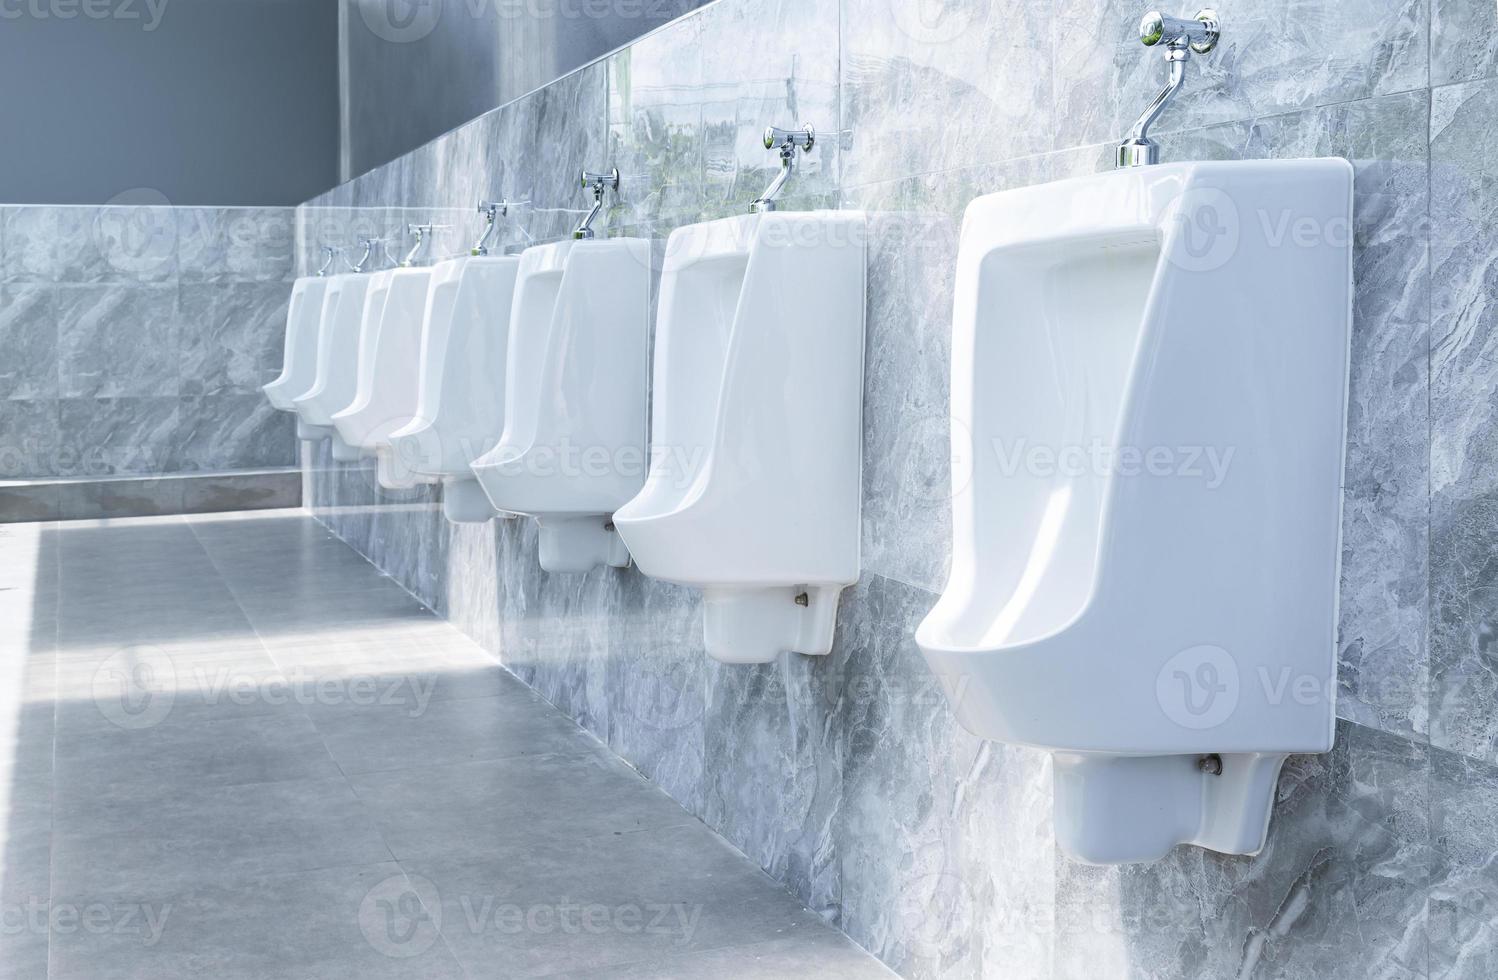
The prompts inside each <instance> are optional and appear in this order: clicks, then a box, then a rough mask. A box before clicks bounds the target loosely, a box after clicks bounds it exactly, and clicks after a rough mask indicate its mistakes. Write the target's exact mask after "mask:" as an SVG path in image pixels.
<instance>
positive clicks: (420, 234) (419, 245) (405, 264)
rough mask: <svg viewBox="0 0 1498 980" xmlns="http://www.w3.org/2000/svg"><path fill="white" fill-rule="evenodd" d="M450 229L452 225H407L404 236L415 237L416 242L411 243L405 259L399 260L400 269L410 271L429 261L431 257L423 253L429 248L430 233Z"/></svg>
mask: <svg viewBox="0 0 1498 980" xmlns="http://www.w3.org/2000/svg"><path fill="white" fill-rule="evenodd" d="M451 227H452V225H434V224H424V225H407V226H406V234H408V235H415V236H416V241H415V242H413V243H412V245H411V251H409V252H407V253H406V257H405V258H403V259H401V268H403V269H410V268H412V267H413V266H416V265H418V264H420V263H422V262H424V261H426V260H427V259H429V258H430V257H431V256H429V255H427V254H425V253H426V251H427V249H428V248H430V246H431V238H432V232H434V231H446V230H447V229H449V228H451Z"/></svg>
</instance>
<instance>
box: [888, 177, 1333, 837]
mask: <svg viewBox="0 0 1498 980" xmlns="http://www.w3.org/2000/svg"><path fill="white" fill-rule="evenodd" d="M1351 208H1352V169H1351V167H1350V166H1349V165H1348V164H1347V163H1346V162H1345V161H1343V160H1284V161H1254V162H1231V163H1184V164H1170V165H1160V166H1146V167H1137V168H1131V169H1126V170H1120V171H1116V172H1113V173H1108V174H1103V175H1100V176H1095V177H1086V178H1081V179H1077V180H1070V181H1063V182H1060V183H1055V184H1050V185H1045V186H1040V187H1032V188H1026V189H1022V190H1013V191H1007V192H1004V193H999V194H993V195H989V196H987V197H982V198H979V199H977V200H975V201H974V202H972V204H971V205H970V206H969V207H968V209H967V213H966V216H965V218H964V221H963V227H962V237H961V242H960V246H959V251H958V260H957V273H956V287H955V288H956V304H955V312H954V320H953V332H952V423H953V424H952V449H953V454H954V455H953V458H954V460H955V459H959V458H961V459H964V460H967V461H969V463H970V466H969V467H968V468H965V469H962V470H960V471H958V472H954V474H953V486H954V488H955V498H954V501H953V522H952V524H953V535H954V538H953V555H952V571H951V579H950V581H949V583H948V585H947V587H946V590H945V591H944V592H943V594H942V596H941V599H940V601H939V602H938V603H937V604H936V607H935V608H934V609H933V610H932V612H931V613H930V615H929V616H928V617H927V618H926V620H925V621H924V622H923V623H922V624H921V626H920V629H919V630H918V632H917V634H916V640H917V642H918V644H919V645H920V647H921V650H922V651H923V652H924V654H925V656H926V659H927V661H928V662H929V664H930V665H931V668H932V669H933V670H934V671H935V672H936V673H937V674H938V675H940V676H941V678H942V679H943V682H944V684H945V686H946V688H947V690H948V693H949V694H950V696H951V699H952V704H953V707H954V710H955V712H956V714H957V716H958V718H959V719H960V720H961V722H962V723H963V725H964V726H965V727H967V728H968V729H969V730H970V731H972V732H973V733H974V734H977V735H979V736H982V737H985V738H991V739H998V740H1001V741H1005V742H1013V743H1018V744H1022V745H1030V746H1035V747H1039V748H1043V749H1046V750H1048V751H1050V752H1052V753H1053V754H1054V760H1055V796H1056V807H1055V813H1056V835H1057V839H1058V842H1059V843H1060V845H1061V846H1062V848H1063V849H1064V850H1065V851H1067V852H1068V853H1069V854H1071V855H1073V856H1074V857H1076V858H1078V859H1081V860H1084V861H1090V862H1098V863H1114V862H1127V861H1143V860H1152V859H1155V858H1158V857H1160V856H1162V855H1163V854H1164V853H1165V852H1166V851H1167V850H1169V849H1170V848H1171V847H1173V846H1174V845H1176V844H1178V843H1188V842H1189V843H1194V844H1198V845H1201V846H1203V847H1208V848H1211V849H1214V850H1218V851H1224V852H1228V853H1237V854H1247V853H1254V852H1256V851H1258V850H1259V849H1260V848H1261V847H1262V846H1263V844H1264V841H1265V835H1266V833H1267V830H1268V823H1269V813H1270V805H1271V802H1272V799H1273V796H1274V787H1275V782H1276V777H1277V775H1278V773H1279V770H1280V765H1281V763H1282V762H1283V761H1284V759H1285V756H1286V754H1288V753H1299V752H1324V751H1327V750H1328V749H1330V747H1331V744H1332V733H1333V723H1334V704H1333V694H1334V691H1335V670H1336V661H1335V631H1336V624H1337V578H1338V560H1339V550H1340V544H1339V538H1340V527H1341V520H1340V514H1341V493H1340V483H1341V477H1342V457H1343V439H1344V413H1345V406H1346V393H1347V362H1348V344H1349V335H1350V327H1351V296H1352V291H1351V274H1352V250H1351V241H1350V228H1351V214H1352V212H1351Z"/></svg>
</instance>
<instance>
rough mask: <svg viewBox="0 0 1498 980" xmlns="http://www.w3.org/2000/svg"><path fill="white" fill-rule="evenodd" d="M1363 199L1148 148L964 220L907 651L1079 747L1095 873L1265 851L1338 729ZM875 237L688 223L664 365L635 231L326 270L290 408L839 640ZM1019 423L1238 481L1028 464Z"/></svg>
mask: <svg viewBox="0 0 1498 980" xmlns="http://www.w3.org/2000/svg"><path fill="white" fill-rule="evenodd" d="M1350 216H1351V171H1350V168H1349V167H1348V165H1347V164H1346V162H1345V161H1341V160H1309V161H1307V160H1301V161H1274V162H1252V163H1199V164H1171V165H1156V166H1148V167H1140V168H1135V169H1130V170H1122V171H1117V172H1113V173H1107V174H1102V175H1098V176H1094V177H1086V178H1078V179H1074V180H1067V181H1061V182H1057V183H1053V184H1049V185H1044V186H1041V187H1031V188H1024V189H1020V190H1014V191H1008V192H1004V193H999V194H991V195H987V196H985V197H981V198H978V199H977V200H975V201H973V202H972V204H971V205H970V206H969V207H968V209H967V211H966V214H965V217H964V220H963V225H962V231H961V238H960V245H959V250H958V254H957V263H956V269H955V297H956V298H955V309H954V319H953V334H952V339H953V342H952V351H951V358H952V362H951V378H952V422H953V424H952V429H951V439H952V447H951V448H952V459H953V467H954V472H953V480H952V484H953V495H954V496H953V501H952V526H953V545H952V571H951V576H950V579H949V582H948V585H947V587H946V589H945V590H944V592H943V594H942V595H941V597H940V600H939V601H938V602H937V604H936V606H935V608H934V609H933V610H932V612H931V613H930V615H929V616H927V618H926V619H925V621H924V622H923V623H922V624H921V626H920V628H919V630H918V631H917V633H916V641H917V643H918V644H919V646H920V648H921V650H922V652H923V653H924V655H925V657H926V659H927V662H928V663H929V664H930V666H931V668H932V669H933V670H934V671H935V672H936V673H937V674H938V675H939V677H940V679H941V681H942V684H943V687H944V689H945V690H946V691H947V693H948V694H949V697H950V699H951V701H952V705H953V709H954V711H955V713H956V715H957V717H958V719H959V720H960V721H961V722H962V724H963V725H964V726H965V727H967V728H968V729H969V730H970V731H972V732H974V733H976V734H978V735H980V736H983V737H986V738H993V739H998V740H1002V741H1006V742H1011V743H1017V744H1022V745H1031V746H1037V747H1040V748H1043V749H1046V750H1048V751H1050V752H1051V753H1053V755H1054V760H1055V779H1056V789H1055V792H1056V814H1057V816H1056V819H1057V835H1058V839H1059V840H1060V842H1061V844H1062V846H1063V847H1064V848H1065V849H1066V850H1067V851H1068V852H1069V853H1071V854H1073V855H1075V856H1077V857H1080V858H1082V859H1084V860H1088V861H1097V862H1118V861H1135V860H1147V859H1152V858H1154V857H1158V856H1160V855H1161V854H1163V853H1164V852H1165V851H1166V850H1168V849H1169V848H1170V847H1171V846H1173V845H1174V844H1176V843H1179V842H1183V841H1189V842H1194V843H1197V844H1201V845H1203V846H1206V847H1210V848H1213V849H1216V850H1220V851H1226V852H1230V853H1252V852H1254V851H1257V850H1258V849H1259V848H1260V847H1261V846H1262V845H1263V842H1264V836H1265V833H1266V831H1267V826H1268V815H1269V808H1270V804H1271V801H1272V797H1273V791H1274V785H1275V779H1276V777H1277V774H1278V772H1279V769H1280V765H1281V763H1282V762H1283V761H1284V759H1285V757H1286V755H1287V754H1288V753H1293V752H1317V751H1326V750H1327V749H1328V748H1329V747H1330V745H1331V738H1332V725H1333V721H1334V711H1333V707H1334V705H1333V699H1332V693H1331V690H1330V689H1331V688H1333V687H1334V683H1335V661H1334V650H1335V644H1334V639H1335V629H1336V609H1337V578H1338V563H1339V558H1340V554H1339V552H1340V544H1339V540H1340V506H1341V503H1340V500H1341V496H1340V480H1341V467H1342V449H1343V438H1344V419H1345V415H1344V413H1345V404H1346V384H1347V381H1346V377H1347V357H1348V342H1349V333H1350V302H1351V286H1350V283H1351V246H1350V242H1348V241H1346V240H1345V236H1344V238H1339V237H1338V236H1337V234H1336V233H1335V232H1336V229H1337V228H1339V227H1340V228H1342V229H1343V230H1344V231H1345V228H1346V225H1347V223H1348V222H1349V221H1350ZM1308 223H1309V224H1308ZM864 227H865V216H863V215H861V214H859V213H856V212H847V211H816V212H807V213H782V212H777V211H774V210H766V211H762V212H760V213H754V214H749V215H745V216H742V217H737V218H729V219H725V220H720V221H711V222H706V223H702V224H697V225H692V226H689V227H685V228H680V229H677V230H676V231H674V232H672V234H671V236H670V238H669V240H668V241H667V243H666V249H665V258H664V263H663V266H662V270H661V277H660V286H659V308H658V313H657V318H656V323H655V333H654V339H655V347H654V353H653V365H651V364H650V363H648V353H647V352H648V350H649V335H650V334H649V324H648V313H647V310H648V294H649V287H650V268H651V255H650V246H649V243H648V242H646V241H644V240H640V239H633V238H617V239H605V240H577V241H566V242H559V243H552V244H545V245H538V246H533V247H531V248H528V249H526V250H525V251H524V252H523V253H521V254H520V255H519V256H499V257H496V256H472V257H467V258H460V259H454V260H451V261H449V262H444V263H439V264H437V265H434V266H430V267H406V268H399V269H392V270H387V271H383V272H377V273H370V274H365V273H349V274H340V275H333V276H327V277H325V278H309V279H304V280H300V281H298V283H297V284H296V287H295V292H294V295H293V299H292V305H291V312H290V316H289V322H288V341H287V363H286V369H285V372H284V373H283V375H282V376H281V377H280V378H279V379H277V381H276V382H274V383H273V384H271V385H270V386H268V387H267V389H266V391H267V394H268V395H269V396H270V397H271V399H272V400H273V401H274V403H275V404H276V405H277V406H278V407H280V408H284V409H287V410H291V411H295V412H297V414H298V418H299V423H298V425H299V433H300V434H301V435H302V437H303V438H307V439H317V438H323V437H327V438H331V439H332V440H333V453H334V456H335V458H338V459H357V458H359V457H361V456H362V457H369V456H373V457H375V458H376V459H377V460H378V465H377V469H378V478H379V480H380V482H381V483H382V484H384V485H386V486H407V485H410V484H412V483H414V482H428V483H441V484H442V485H443V501H444V507H445V509H446V512H447V515H448V517H449V518H451V519H452V520H454V521H478V520H487V519H490V518H492V517H496V516H507V515H515V514H519V515H528V516H530V517H532V518H534V519H535V520H536V521H537V522H538V524H539V525H540V551H541V554H540V560H541V564H542V565H543V567H545V568H547V569H549V570H554V571H582V570H586V569H588V568H592V567H595V566H597V565H600V564H609V565H624V564H626V563H628V562H629V561H630V560H631V558H632V559H633V560H634V561H635V562H636V563H637V564H638V566H639V567H640V569H641V570H642V571H643V572H645V573H646V574H649V575H652V576H656V577H659V578H663V579H666V580H669V581H673V582H678V583H683V584H686V585H690V586H695V587H697V588H700V589H702V590H703V592H704V596H705V617H704V619H705V630H706V638H705V639H706V649H707V651H708V652H709V653H710V654H711V655H713V656H714V657H716V658H718V659H719V660H723V661H728V662H763V661H767V660H770V659H773V658H774V657H776V656H777V655H779V654H780V653H781V652H782V651H787V650H789V651H800V652H803V653H825V652H827V651H828V650H829V649H830V648H831V644H832V636H833V627H834V621H835V619H836V607H837V603H838V598H839V594H840V592H841V591H842V589H843V588H844V587H845V586H847V585H849V584H851V583H853V582H855V581H856V580H857V578H858V576H859V559H860V555H859V538H860V523H861V510H860V492H861V490H860V484H861V465H862V452H861V443H862V438H863V428H862V414H861V403H862V390H863V336H864V332H863V329H864V295H865V281H864V280H865V248H864V240H865V237H866V236H865V233H864ZM1291 227H1294V228H1297V229H1302V230H1304V229H1305V228H1307V227H1309V228H1311V229H1312V232H1313V233H1311V234H1305V235H1302V234H1300V233H1299V232H1297V233H1296V234H1295V235H1294V236H1289V237H1287V236H1286V235H1285V234H1280V235H1278V237H1277V235H1276V231H1275V230H1276V229H1286V228H1291ZM1316 230H1320V231H1323V232H1325V234H1319V235H1318V234H1316V233H1314V232H1315V231H1316ZM1208 233H1210V234H1208ZM1204 236H1205V237H1204ZM896 329H900V327H899V326H898V325H897V326H896ZM652 370H653V382H652V383H651V384H650V385H648V386H647V376H648V374H647V372H650V371H652ZM647 399H648V401H647ZM647 407H648V408H649V409H650V413H649V415H650V418H649V425H650V427H651V431H650V434H649V437H648V438H647V433H646V428H647ZM1026 441H1028V442H1029V443H1031V444H1033V445H1038V446H1041V447H1043V448H1048V449H1050V450H1052V451H1053V453H1054V451H1055V450H1056V449H1058V447H1059V448H1063V449H1064V448H1068V447H1083V448H1085V447H1091V446H1097V445H1102V446H1106V447H1111V448H1113V449H1115V450H1116V449H1120V448H1127V447H1133V448H1136V449H1139V450H1140V451H1141V452H1143V451H1145V450H1151V451H1152V450H1153V449H1154V448H1157V447H1164V448H1167V449H1170V450H1174V451H1176V452H1178V453H1185V452H1189V451H1191V450H1193V449H1195V450H1196V451H1197V452H1198V453H1200V451H1201V450H1202V449H1203V448H1207V449H1211V448H1213V447H1216V448H1217V449H1220V450H1223V451H1225V452H1226V453H1227V454H1228V456H1229V457H1230V459H1231V467H1230V469H1228V470H1227V471H1226V472H1225V473H1224V474H1222V479H1220V480H1219V481H1217V482H1215V483H1214V482H1212V481H1208V480H1202V479H1193V478H1190V477H1189V476H1188V475H1186V474H1184V473H1183V472H1156V471H1155V470H1153V469H1148V468H1146V469H1145V470H1143V471H1141V472H1138V473H1128V472H1125V471H1123V470H1121V469H1120V468H1118V467H1117V466H1116V465H1115V466H1112V467H1099V466H1097V465H1084V466H1081V467H1067V466H1059V467H1058V466H1054V465H1053V466H1049V467H1046V466H1042V465H1036V464H1034V463H1033V461H1032V462H1025V463H1022V465H1019V466H1017V467H1016V466H1015V465H1013V460H1012V459H1010V458H1009V456H1010V455H1012V454H1013V453H1014V452H1016V451H1019V450H1020V449H1022V447H1023V445H1024V444H1025V443H1026ZM1006 459H1008V462H1006ZM886 533H888V532H886ZM1307 679H1309V680H1310V681H1311V682H1313V683H1314V684H1317V685H1321V687H1322V688H1323V696H1320V697H1312V698H1299V697H1297V695H1296V693H1295V692H1297V691H1300V690H1302V689H1303V687H1304V684H1305V681H1306V680H1307Z"/></svg>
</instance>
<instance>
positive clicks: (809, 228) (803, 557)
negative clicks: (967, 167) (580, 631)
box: [614, 211, 865, 663]
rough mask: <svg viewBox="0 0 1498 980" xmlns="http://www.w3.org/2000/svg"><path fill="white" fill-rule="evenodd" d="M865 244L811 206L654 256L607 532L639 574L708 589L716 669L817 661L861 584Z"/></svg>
mask: <svg viewBox="0 0 1498 980" xmlns="http://www.w3.org/2000/svg"><path fill="white" fill-rule="evenodd" d="M864 239H865V234H864V217H863V215H862V214H860V213H858V212H848V211H815V212H807V213H794V212H776V213H771V214H763V215H745V216H742V217H736V218H726V219H723V220H721V221H711V222H706V223H704V224H697V225H690V226H687V227H684V228H679V229H677V230H676V231H674V232H672V233H671V238H670V240H669V242H668V243H667V246H666V262H665V266H664V269H663V272H662V277H661V300H660V312H659V319H658V326H657V330H656V348H655V385H654V389H653V399H654V406H653V408H654V410H653V414H652V426H653V431H652V433H651V466H650V474H649V479H648V481H647V483H646V486H645V488H644V489H643V490H642V492H641V493H640V494H639V495H638V496H636V497H635V498H634V499H633V500H632V501H630V502H629V503H628V504H627V505H625V506H624V507H623V508H621V509H620V510H619V512H618V513H616V514H615V515H614V522H615V525H616V526H617V527H618V529H619V534H620V535H621V536H622V537H623V538H624V541H625V543H626V544H627V545H628V546H629V549H630V553H631V554H632V555H633V556H634V559H635V561H636V562H637V563H638V564H639V566H640V568H641V570H643V571H644V572H645V573H646V574H648V575H652V576H654V577H656V578H661V579H666V580H668V581H672V582H677V583H681V584H684V585H691V586H696V587H698V588H702V589H704V590H705V592H706V607H705V610H706V611H705V614H704V630H705V633H706V645H707V651H708V653H710V654H711V655H712V656H714V657H716V658H717V659H719V660H723V661H726V662H730V663H755V662H766V661H769V660H773V659H774V658H775V657H777V656H778V655H779V654H780V653H781V652H782V651H785V650H794V651H797V652H801V653H809V654H825V653H827V652H829V651H830V650H831V648H832V637H833V625H834V622H835V619H836V611H837V600H838V595H839V593H840V592H841V591H842V589H843V587H844V586H847V585H850V584H852V583H853V582H855V581H857V580H858V567H859V517H860V485H859V477H860V461H861V458H862V453H861V438H862V434H861V433H862V430H861V420H862V405H863V402H862V392H863V323H864V316H863V313H864V310H863V303H864V269H865V254H864Z"/></svg>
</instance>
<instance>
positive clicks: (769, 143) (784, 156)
mask: <svg viewBox="0 0 1498 980" xmlns="http://www.w3.org/2000/svg"><path fill="white" fill-rule="evenodd" d="M816 143H817V133H816V130H814V129H812V127H811V124H810V123H803V124H802V126H801V128H800V129H780V128H779V127H776V126H770V127H767V128H766V129H765V149H767V150H779V151H780V173H778V174H776V175H775V179H774V180H773V181H771V182H770V186H769V187H766V188H765V192H764V193H763V194H761V195H760V196H759V197H757V198H755V200H754V202H753V203H752V204H750V205H749V211H750V213H751V214H762V213H763V212H766V211H774V210H775V195H777V194H779V193H780V191H781V189H782V188H784V187H785V184H786V181H788V180H790V179H791V174H792V173H794V172H795V170H796V151H797V150H800V151H801V152H802V153H810V152H811V148H812V147H813V146H815V145H816Z"/></svg>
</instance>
